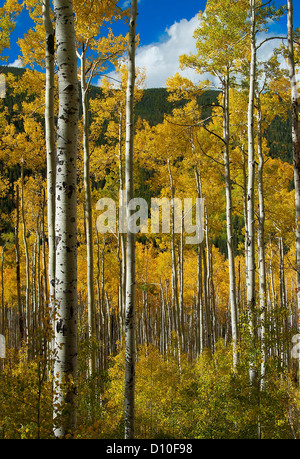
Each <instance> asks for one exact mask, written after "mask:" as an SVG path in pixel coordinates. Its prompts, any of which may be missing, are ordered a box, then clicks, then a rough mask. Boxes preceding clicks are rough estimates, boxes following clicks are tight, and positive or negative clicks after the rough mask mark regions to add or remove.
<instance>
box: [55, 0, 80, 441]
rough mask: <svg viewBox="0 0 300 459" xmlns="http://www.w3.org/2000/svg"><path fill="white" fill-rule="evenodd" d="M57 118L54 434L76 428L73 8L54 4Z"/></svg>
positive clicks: (64, 1) (65, 0)
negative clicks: (57, 90)
mask: <svg viewBox="0 0 300 459" xmlns="http://www.w3.org/2000/svg"><path fill="white" fill-rule="evenodd" d="M54 13H55V21H56V43H57V65H58V84H59V114H58V124H57V130H58V132H57V157H56V165H57V169H56V200H55V202H56V208H55V211H56V212H55V215H56V218H55V220H56V222H55V242H56V244H55V245H56V266H55V275H56V279H55V287H56V290H55V300H56V317H55V352H56V359H55V364H54V376H55V394H54V424H55V425H54V434H55V436H56V437H59V438H64V437H66V435H72V433H73V431H74V429H75V428H76V376H77V308H78V303H77V216H76V173H77V169H76V161H77V131H78V107H79V100H78V80H77V59H76V48H75V29H74V13H73V3H72V1H70V0H54Z"/></svg>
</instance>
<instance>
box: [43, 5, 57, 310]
mask: <svg viewBox="0 0 300 459" xmlns="http://www.w3.org/2000/svg"><path fill="white" fill-rule="evenodd" d="M43 22H44V28H45V42H46V56H45V65H46V88H45V138H46V153H47V212H48V250H49V254H48V282H49V296H50V302H51V306H52V311H54V308H55V167H56V166H55V164H56V161H55V121H54V81H55V80H54V71H55V68H54V67H55V59H54V57H55V56H54V52H55V49H54V48H55V46H54V45H55V32H54V28H53V24H52V21H51V17H50V0H44V1H43Z"/></svg>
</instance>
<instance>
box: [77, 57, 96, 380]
mask: <svg viewBox="0 0 300 459" xmlns="http://www.w3.org/2000/svg"><path fill="white" fill-rule="evenodd" d="M80 60H81V69H80V70H81V78H80V81H81V97H82V121H83V153H84V161H83V162H84V168H83V169H84V171H83V176H84V177H83V180H84V190H85V220H86V248H87V293H88V325H89V338H90V342H91V345H92V351H91V358H90V372H91V374H94V373H95V370H96V353H95V345H94V344H95V343H94V340H95V334H96V311H95V294H94V254H93V213H92V198H91V185H90V146H89V136H88V130H89V122H88V98H87V90H88V86H87V84H86V80H85V75H86V69H85V49H83V51H82V55H81V59H80Z"/></svg>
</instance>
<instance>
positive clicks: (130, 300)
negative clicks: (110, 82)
mask: <svg viewBox="0 0 300 459" xmlns="http://www.w3.org/2000/svg"><path fill="white" fill-rule="evenodd" d="M136 21H137V0H131V13H130V20H129V43H128V85H127V97H126V149H125V187H126V200H127V203H129V202H130V201H131V199H133V197H134V177H133V167H134V161H133V152H134V111H133V102H134V88H135V40H136ZM130 215H131V212H130V210H129V206H127V225H128V222H129V218H130ZM135 237H136V236H135V234H134V233H132V232H131V228H130V227H129V228H127V253H126V303H125V305H126V309H125V439H133V438H134V420H135V419H134V418H135V400H134V398H135V354H136V351H135Z"/></svg>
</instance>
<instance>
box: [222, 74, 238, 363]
mask: <svg viewBox="0 0 300 459" xmlns="http://www.w3.org/2000/svg"><path fill="white" fill-rule="evenodd" d="M223 137H224V142H225V148H224V165H225V188H226V226H227V250H228V266H229V298H230V312H231V333H232V356H233V368H234V369H236V367H237V363H238V353H237V339H238V327H237V305H236V279H235V261H234V247H233V225H232V193H231V175H230V157H229V138H230V137H229V72H227V74H226V76H225V79H224V88H223Z"/></svg>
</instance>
